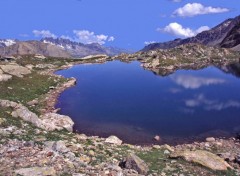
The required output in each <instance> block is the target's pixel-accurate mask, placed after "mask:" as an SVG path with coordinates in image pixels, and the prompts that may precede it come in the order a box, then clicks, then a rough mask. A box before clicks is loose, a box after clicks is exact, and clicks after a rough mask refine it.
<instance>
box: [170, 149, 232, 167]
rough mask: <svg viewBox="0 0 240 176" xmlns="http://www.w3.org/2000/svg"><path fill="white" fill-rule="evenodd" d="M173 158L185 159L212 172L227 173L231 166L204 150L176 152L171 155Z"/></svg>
mask: <svg viewBox="0 0 240 176" xmlns="http://www.w3.org/2000/svg"><path fill="white" fill-rule="evenodd" d="M170 157H171V158H183V159H185V160H186V161H189V162H193V163H197V164H200V165H202V166H205V167H207V168H209V169H212V170H219V171H226V170H227V169H228V168H231V166H230V165H229V164H228V163H227V162H226V161H224V160H223V159H222V158H220V157H219V156H217V155H215V154H213V153H210V152H207V151H204V150H196V151H190V150H184V151H180V150H179V151H176V152H174V153H172V154H171V155H170Z"/></svg>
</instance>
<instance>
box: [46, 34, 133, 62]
mask: <svg viewBox="0 0 240 176" xmlns="http://www.w3.org/2000/svg"><path fill="white" fill-rule="evenodd" d="M41 41H42V42H43V43H47V44H51V45H53V46H57V47H60V48H62V49H64V50H65V51H67V52H68V53H70V54H71V55H72V56H73V57H77V58H79V57H80V58H81V57H85V56H89V55H99V54H104V55H108V56H114V55H117V54H120V53H129V51H128V50H124V49H120V48H115V47H105V46H103V45H100V44H98V43H91V44H83V43H79V42H74V41H71V40H69V39H63V38H51V37H48V38H44V39H42V40H41Z"/></svg>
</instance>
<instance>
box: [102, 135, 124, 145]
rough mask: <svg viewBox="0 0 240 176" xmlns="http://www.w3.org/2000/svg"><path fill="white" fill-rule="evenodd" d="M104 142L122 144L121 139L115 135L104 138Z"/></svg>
mask: <svg viewBox="0 0 240 176" xmlns="http://www.w3.org/2000/svg"><path fill="white" fill-rule="evenodd" d="M105 142H106V143H109V144H115V145H121V144H122V140H120V139H119V138H118V137H116V136H109V137H108V138H107V139H106V140H105Z"/></svg>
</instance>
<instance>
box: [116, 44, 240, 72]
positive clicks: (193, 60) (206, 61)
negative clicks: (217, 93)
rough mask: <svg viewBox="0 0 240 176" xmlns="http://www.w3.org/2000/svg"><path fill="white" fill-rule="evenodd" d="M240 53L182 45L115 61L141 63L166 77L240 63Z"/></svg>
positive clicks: (128, 56)
mask: <svg viewBox="0 0 240 176" xmlns="http://www.w3.org/2000/svg"><path fill="white" fill-rule="evenodd" d="M239 58H240V53H239V52H236V51H232V50H228V49H224V48H216V47H207V46H204V45H201V44H187V45H180V46H177V47H175V48H172V49H156V50H150V51H146V52H144V51H140V52H137V53H134V54H122V55H119V56H115V57H114V58H113V59H119V60H121V61H125V62H130V61H139V62H141V63H142V64H141V66H142V67H143V68H144V69H147V70H150V71H152V72H154V73H156V74H158V75H161V76H166V75H169V74H172V73H174V72H175V71H176V70H179V69H195V70H196V69H202V68H204V67H207V66H210V65H214V66H223V65H228V64H230V63H236V62H239Z"/></svg>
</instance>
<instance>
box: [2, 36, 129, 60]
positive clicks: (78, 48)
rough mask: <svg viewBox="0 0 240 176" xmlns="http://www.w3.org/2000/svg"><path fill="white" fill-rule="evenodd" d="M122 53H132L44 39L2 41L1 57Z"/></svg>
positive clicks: (81, 55) (68, 41)
mask: <svg viewBox="0 0 240 176" xmlns="http://www.w3.org/2000/svg"><path fill="white" fill-rule="evenodd" d="M121 53H130V51H128V50H123V49H119V48H114V47H105V46H102V45H100V44H98V43H92V44H83V43H78V42H74V41H71V40H69V39H63V38H44V39H42V40H40V41H35V40H33V41H19V40H11V39H2V40H1V39H0V56H11V55H27V54H41V55H44V56H52V57H73V58H79V57H85V56H89V55H97V54H105V55H108V56H114V55H118V54H121Z"/></svg>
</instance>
